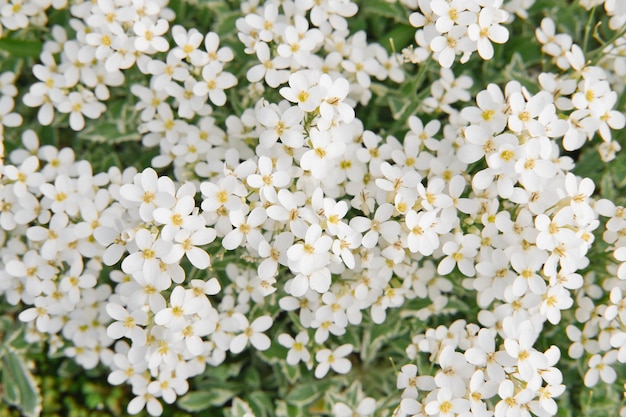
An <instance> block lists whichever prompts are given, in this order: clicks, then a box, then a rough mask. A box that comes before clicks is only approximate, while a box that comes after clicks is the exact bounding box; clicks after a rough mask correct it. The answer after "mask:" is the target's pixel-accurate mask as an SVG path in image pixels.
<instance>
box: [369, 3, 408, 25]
mask: <svg viewBox="0 0 626 417" xmlns="http://www.w3.org/2000/svg"><path fill="white" fill-rule="evenodd" d="M362 13H364V14H366V15H368V16H372V17H374V18H376V19H380V18H381V17H387V18H389V19H393V20H395V21H397V22H408V17H407V16H406V9H404V8H403V7H398V6H397V5H396V4H395V3H390V2H388V1H385V0H367V1H366V2H363V6H362Z"/></svg>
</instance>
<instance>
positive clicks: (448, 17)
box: [0, 0, 626, 417]
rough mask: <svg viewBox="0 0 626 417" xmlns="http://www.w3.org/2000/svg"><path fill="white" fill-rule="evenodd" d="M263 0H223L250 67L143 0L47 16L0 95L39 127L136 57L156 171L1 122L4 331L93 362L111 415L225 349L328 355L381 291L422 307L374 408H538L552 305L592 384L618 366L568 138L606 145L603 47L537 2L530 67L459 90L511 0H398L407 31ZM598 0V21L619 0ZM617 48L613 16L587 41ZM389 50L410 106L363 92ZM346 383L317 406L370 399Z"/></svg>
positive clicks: (618, 308) (608, 102)
mask: <svg viewBox="0 0 626 417" xmlns="http://www.w3.org/2000/svg"><path fill="white" fill-rule="evenodd" d="M258 3H259V2H257V1H249V2H242V4H241V10H242V11H243V13H244V16H243V17H239V18H238V19H237V20H236V23H235V25H236V31H237V38H238V39H239V41H240V43H241V44H242V45H243V48H242V49H243V52H242V54H245V55H247V56H249V57H250V59H249V61H250V63H249V64H247V65H245V64H243V65H242V63H241V62H237V60H236V59H235V56H236V53H237V52H236V48H233V47H231V46H232V45H231V46H228V45H226V42H223V38H222V39H220V36H224V34H218V33H215V32H211V31H207V32H206V33H202V32H200V31H199V30H198V29H195V28H185V27H183V26H181V25H178V24H172V25H171V26H170V22H173V21H174V18H175V17H174V15H173V13H172V11H171V10H170V9H168V8H167V7H166V6H167V5H166V4H165V3H164V2H161V1H156V0H145V1H144V0H133V1H125V0H119V1H118V0H116V1H112V0H99V1H97V2H76V3H75V4H72V5H71V7H70V11H69V14H70V15H71V18H70V25H71V26H72V28H73V31H67V30H66V29H64V28H61V27H59V26H57V27H55V28H53V30H52V31H51V36H52V38H53V40H49V41H47V42H45V44H44V45H43V50H42V53H41V55H40V61H41V63H39V64H36V65H35V66H34V67H33V68H32V73H33V76H34V77H35V78H36V80H37V81H35V82H34V83H32V84H31V85H30V86H29V90H28V92H27V93H26V94H24V96H23V101H24V103H25V104H26V105H27V106H28V107H39V110H38V122H39V124H41V125H45V126H47V125H51V124H52V125H54V124H58V123H61V122H62V119H63V116H59V115H55V112H56V111H58V112H60V113H62V114H68V115H69V120H68V123H69V126H70V127H71V129H73V130H75V131H79V130H82V129H83V128H85V127H86V126H88V125H89V124H90V123H94V122H90V121H89V120H85V117H87V118H88V119H97V118H99V117H101V116H102V115H103V114H104V112H105V110H106V105H105V104H104V103H105V101H107V100H110V99H111V97H112V96H114V94H112V91H115V90H113V89H114V88H117V87H122V86H124V85H125V83H127V80H128V79H130V78H132V80H133V84H132V85H131V86H128V87H129V88H128V89H127V90H128V91H130V93H132V94H130V97H131V99H132V100H136V102H135V104H134V109H135V111H136V113H137V118H138V120H137V123H136V124H137V126H136V129H137V132H138V133H139V135H140V137H141V144H142V145H143V146H145V147H146V148H157V150H156V152H158V154H157V155H156V156H155V157H154V158H153V159H152V165H153V167H154V168H157V169H162V170H163V172H161V173H157V171H156V170H155V169H154V168H152V167H148V168H145V169H141V170H137V169H136V168H125V169H120V168H117V167H114V168H110V169H109V170H108V171H106V172H101V173H94V172H93V170H94V168H92V165H91V164H90V162H87V161H83V160H79V161H77V160H76V158H75V154H74V152H73V151H72V150H71V149H69V148H61V149H59V148H57V147H55V146H51V145H46V144H43V143H45V142H44V139H43V135H42V138H41V142H42V143H41V144H40V139H39V137H38V134H37V133H36V132H34V131H32V130H24V131H23V132H22V134H21V139H22V144H21V146H19V148H18V149H15V150H13V151H12V152H10V155H9V158H8V162H7V163H6V164H4V165H0V189H1V194H0V196H1V198H0V227H1V229H2V234H1V235H0V237H1V240H2V242H3V246H2V249H0V265H1V266H2V268H0V294H2V296H3V297H4V298H5V299H6V300H7V302H8V303H9V304H11V305H13V306H20V308H21V309H22V311H21V313H19V320H20V321H22V322H24V323H26V324H27V326H28V329H29V331H28V333H27V340H28V341H31V342H37V341H41V340H47V341H48V342H49V343H50V346H51V347H52V349H53V350H54V351H60V352H62V353H63V354H64V355H66V356H68V357H72V358H74V359H75V360H76V362H77V363H79V364H80V365H82V366H83V367H84V368H86V369H92V368H95V367H96V366H98V365H103V366H104V367H106V368H107V369H108V370H109V371H110V373H109V376H108V381H109V382H110V383H111V384H114V385H119V384H124V383H126V384H129V385H130V386H131V390H132V393H133V395H134V398H133V399H132V400H130V401H129V403H128V412H130V413H138V412H140V411H141V410H142V409H143V408H146V410H147V411H148V413H150V414H151V415H160V414H162V413H163V411H164V410H163V405H162V402H161V400H162V401H163V402H165V403H167V404H172V403H174V402H176V401H177V400H178V399H179V397H181V396H183V395H185V394H187V392H188V391H189V390H190V382H191V381H193V378H194V377H196V376H200V375H202V374H204V373H205V372H209V371H207V366H212V367H217V366H223V365H224V364H226V363H228V362H229V361H230V360H231V359H232V357H233V356H234V355H238V354H240V353H242V352H244V351H245V350H246V349H248V348H251V350H252V351H258V352H260V353H259V355H261V356H260V357H261V358H264V360H266V361H267V362H268V363H269V364H270V365H274V364H276V363H280V364H281V365H282V366H284V369H289V370H290V371H286V372H287V374H288V373H289V372H296V371H297V372H298V374H297V375H299V372H300V371H299V370H300V369H301V368H302V369H304V368H306V369H307V370H309V371H311V372H310V373H311V374H312V377H311V378H313V377H314V378H315V379H323V378H325V377H326V376H327V375H329V374H330V373H334V374H339V375H345V374H348V373H350V372H351V370H352V368H353V367H354V366H355V361H358V360H361V361H363V362H365V363H367V361H368V360H369V355H371V352H368V350H371V349H373V348H374V347H377V346H378V345H375V344H373V343H372V346H369V345H368V343H369V342H370V340H369V337H370V335H369V333H368V332H369V328H370V327H372V326H374V327H375V326H376V325H381V324H388V322H389V319H388V317H389V316H391V315H393V317H394V318H399V317H401V318H403V319H407V321H410V322H414V323H419V326H417V327H419V328H420V331H417V332H416V331H414V329H413V328H411V327H410V326H408V325H407V327H406V328H404V330H403V331H406V333H405V334H408V332H409V331H412V332H413V333H414V334H415V333H417V335H416V336H414V337H413V341H412V343H411V344H410V345H409V347H408V349H407V350H406V355H405V357H408V359H409V360H415V361H416V363H417V364H406V365H404V366H402V367H401V370H400V372H399V374H398V375H397V388H398V389H402V390H403V392H402V394H401V397H402V400H401V401H399V402H398V401H397V402H395V403H394V402H390V403H388V404H386V405H385V406H384V407H386V409H389V410H388V411H390V410H391V409H393V408H396V410H397V411H398V412H399V413H400V414H402V415H411V416H446V417H447V416H453V415H469V413H471V414H472V415H480V416H482V415H484V416H489V415H495V416H497V417H500V416H506V415H521V414H524V415H528V414H529V412H532V413H533V414H536V415H540V416H551V415H555V414H556V412H557V405H556V402H555V398H557V397H559V396H560V395H561V394H562V393H563V392H564V390H565V385H564V382H563V375H562V372H561V371H560V370H559V368H557V363H558V362H559V360H560V356H561V354H560V350H559V347H558V346H549V347H548V346H543V345H542V343H543V342H539V341H540V340H541V338H540V336H541V335H542V334H543V331H544V329H546V328H549V327H551V326H556V327H558V326H561V327H562V328H563V329H567V330H566V331H567V335H568V337H569V338H570V340H571V341H572V342H573V343H572V345H571V346H570V349H569V356H570V357H571V358H574V359H577V358H580V357H582V356H583V355H586V356H585V360H586V362H585V363H586V367H585V368H584V375H585V376H584V383H585V384H586V385H587V386H589V387H592V386H594V385H595V384H596V383H598V381H599V379H602V380H603V381H604V382H606V383H609V384H610V383H613V382H614V381H615V380H616V371H615V370H614V369H613V367H612V365H613V364H615V363H617V362H621V363H624V362H626V333H625V332H624V331H622V330H623V329H624V326H625V322H624V320H626V313H625V311H626V303H625V302H624V299H623V296H622V293H623V291H626V287H625V286H624V282H626V266H625V265H626V239H625V238H624V236H626V232H625V231H626V210H624V208H623V207H621V206H619V205H616V204H615V203H614V202H611V201H609V200H608V199H602V198H599V197H598V196H597V195H595V194H594V193H595V192H596V184H594V181H593V180H592V179H590V178H585V177H584V176H579V175H576V173H575V172H574V169H575V168H576V163H577V161H576V160H575V158H574V157H573V156H574V155H573V154H571V153H567V152H569V151H578V150H580V149H581V148H583V147H584V146H585V144H586V143H587V142H588V141H591V140H593V138H594V137H595V136H596V135H597V136H599V137H600V138H601V140H602V144H601V145H600V146H599V150H600V155H601V157H602V159H603V160H604V161H607V162H608V161H610V160H612V159H614V158H615V156H616V152H617V151H619V150H620V145H619V142H617V141H616V140H615V137H616V134H615V131H619V130H620V129H623V128H624V126H625V124H626V118H625V116H624V114H623V112H621V111H620V109H619V101H618V99H619V94H618V91H619V88H620V87H622V88H623V85H624V83H625V81H626V79H625V75H626V70H625V68H626V64H625V62H626V60H625V59H624V56H623V55H618V54H615V55H613V56H611V57H610V58H607V59H603V60H601V61H599V62H598V61H594V62H595V63H596V64H597V65H592V64H591V62H592V61H591V58H590V56H591V55H590V54H587V48H586V47H585V45H578V44H577V43H575V42H574V40H573V38H572V37H571V36H570V35H567V34H565V33H557V32H556V25H555V22H554V21H553V20H552V19H550V18H545V19H543V21H542V23H541V26H540V27H539V28H537V30H536V31H535V33H534V35H535V36H536V39H537V41H538V42H539V43H540V45H541V50H542V51H543V53H544V54H545V55H546V56H548V57H549V59H548V61H549V62H548V63H547V64H546V66H545V68H544V69H543V71H542V72H540V73H538V74H534V75H532V76H531V77H529V78H528V79H524V80H523V81H525V82H524V83H522V82H520V81H516V80H508V82H502V83H500V84H498V83H496V82H494V83H489V84H488V85H486V86H484V89H481V87H480V86H478V88H475V86H474V84H475V80H474V79H473V78H472V77H470V76H469V75H467V74H455V72H454V71H453V70H452V69H451V68H450V67H451V66H452V65H453V64H454V62H455V60H456V59H457V57H458V56H459V55H460V61H461V63H466V62H468V61H469V60H470V59H471V57H472V55H473V54H474V52H478V55H479V56H480V57H481V58H482V59H483V60H489V59H491V58H492V57H493V56H494V47H493V45H492V43H496V44H501V43H505V42H507V40H508V37H509V32H508V30H507V29H506V28H505V27H504V25H505V24H509V23H510V22H511V21H512V15H513V14H517V15H518V16H521V17H527V16H528V15H527V13H526V10H527V9H528V8H529V7H530V6H531V5H532V3H533V2H532V1H509V2H507V3H506V4H503V2H502V1H498V0H480V1H479V0H469V1H460V0H432V1H430V2H428V1H421V0H420V1H415V2H414V1H404V2H402V5H398V4H396V6H398V7H401V8H403V10H405V11H406V12H407V16H410V17H408V19H409V22H410V23H411V24H412V25H413V26H414V27H416V28H418V30H417V33H416V34H415V41H416V47H414V48H409V49H405V50H404V51H403V54H402V55H400V54H398V53H395V52H387V50H386V49H385V48H384V47H383V46H381V45H380V44H378V43H375V42H370V41H369V40H368V37H367V36H368V34H367V33H366V32H365V31H363V30H359V31H356V32H354V33H352V32H350V29H349V25H348V23H349V19H350V18H352V17H353V16H355V15H356V14H357V12H358V7H357V5H356V3H354V2H351V1H349V0H324V1H308V0H293V1H291V0H288V1H286V0H282V1H278V0H276V1H275V0H269V1H266V2H264V3H263V4H258ZM57 6H58V7H62V6H63V5H55V7H57ZM605 9H606V11H607V14H608V15H609V16H610V25H611V28H612V29H613V30H617V29H616V28H618V29H619V28H621V27H622V25H623V24H624V22H623V21H624V20H626V10H623V7H621V6H620V5H619V4H617V3H616V2H615V1H611V0H608V1H606V2H605ZM2 13H3V16H4V8H3V9H2ZM25 13H27V15H28V16H34V15H35V12H31V11H25ZM2 23H3V25H4V26H6V28H8V29H11V30H14V29H12V28H11V26H10V25H8V24H5V23H4V20H2ZM20 24H22V23H20ZM16 27H17V26H16ZM19 27H23V26H19ZM412 31H413V29H411V32H412ZM72 33H74V34H75V39H74V38H71V36H72ZM622 35H623V33H622ZM625 47H626V44H625V43H624V37H623V36H621V37H617V38H616V40H614V41H612V42H611V44H610V45H604V46H603V49H605V50H611V51H622V50H623V49H624V48H625ZM607 48H608V49H607ZM402 56H403V57H404V59H406V60H407V61H411V62H413V63H418V64H419V71H420V73H419V74H418V76H417V77H416V78H411V82H414V84H412V87H411V88H413V89H415V88H416V87H418V86H419V87H422V85H420V84H419V82H421V81H420V77H422V76H426V73H427V66H426V64H427V61H428V60H430V59H433V60H435V61H437V62H438V63H439V65H440V67H441V68H438V69H437V71H435V73H436V74H437V76H438V79H436V80H433V81H432V83H431V85H430V88H429V89H427V88H423V94H422V95H421V99H420V100H419V103H418V105H417V106H415V110H416V111H417V112H418V113H417V114H414V112H413V113H411V114H408V113H407V112H405V111H404V110H402V109H401V111H400V112H398V113H397V114H398V115H403V114H404V115H406V116H407V117H406V119H402V120H399V121H398V122H397V124H396V125H395V127H394V128H392V129H385V128H384V127H381V126H378V125H375V124H374V125H373V124H372V123H370V121H369V120H367V119H366V118H361V117H359V116H360V112H361V111H364V109H367V106H368V105H370V104H372V103H380V102H382V101H384V100H385V97H383V94H381V93H380V92H381V91H383V92H384V91H390V90H387V87H385V84H382V83H383V82H385V83H387V85H394V88H395V86H396V85H397V84H401V83H403V82H404V81H405V80H406V79H407V78H410V77H412V75H411V74H410V72H409V71H408V70H407V67H408V65H406V66H404V67H403V66H401V61H402V59H401V57H402ZM548 64H549V65H548ZM134 66H136V67H137V68H136V70H135V71H134V72H133V71H131V69H132V68H133V67H134ZM236 74H239V78H238V77H237V75H236ZM15 83H16V76H15V75H14V73H11V72H7V73H4V74H2V75H1V76H0V128H2V126H6V127H9V128H13V127H17V126H19V125H20V124H21V123H22V122H23V120H22V117H21V116H20V115H19V113H14V112H13V107H14V101H13V100H14V99H13V98H14V97H15V96H16V95H17V88H16V87H15ZM242 86H243V87H245V88H247V90H246V93H245V98H240V99H237V98H234V96H235V95H236V94H240V95H244V93H242V91H243V90H242V89H241V88H243V87H242ZM109 87H111V90H110V89H109ZM236 88H237V89H236ZM128 91H126V92H128ZM414 92H415V91H412V92H411V93H414ZM233 102H236V103H237V106H232V104H233ZM377 105H378V104H377ZM229 106H232V107H233V108H231V107H229ZM405 109H406V107H405ZM233 110H234V111H233ZM233 113H234V114H233ZM387 116H388V115H381V116H380V119H381V120H383V119H384V118H385V117H387ZM1 134H2V131H0V135H1ZM170 174H171V176H170ZM601 217H604V218H606V219H607V220H606V221H604V220H603V221H602V222H601ZM600 236H602V239H600V238H599V237H600ZM596 240H602V241H603V242H601V243H602V244H605V246H606V245H608V248H609V250H608V251H607V252H608V253H609V254H612V255H613V257H612V258H609V257H608V256H606V255H604V258H606V259H608V261H607V262H609V263H610V266H609V269H608V270H607V271H602V274H604V275H607V274H608V276H610V277H611V278H606V277H603V279H602V282H601V285H596V284H594V279H595V275H594V273H591V272H588V271H585V270H586V269H587V268H589V267H590V264H591V261H590V259H591V256H592V255H598V253H599V252H600V251H601V249H597V248H596V246H597V243H598V242H596ZM604 258H603V259H604ZM462 303H471V304H472V305H475V306H476V308H475V309H474V310H473V311H471V312H470V314H466V315H467V317H466V319H465V320H459V321H456V322H454V323H452V324H451V325H449V326H445V325H441V326H438V327H434V328H428V326H429V325H430V324H429V323H431V324H432V323H433V321H431V320H432V319H433V318H436V319H437V320H438V319H440V318H441V317H445V314H447V313H449V312H463V313H467V312H468V310H463V308H462V307H460V305H461V304H462ZM570 309H573V310H575V314H574V315H575V318H576V322H577V323H578V324H579V325H580V326H577V325H574V324H572V323H571V316H572V314H571V313H570V312H568V310H570ZM469 310H471V309H469ZM472 320H475V321H476V322H475V323H472ZM435 322H436V320H435ZM437 323H438V322H437ZM399 325H400V324H399ZM354 329H366V330H364V332H365V333H366V334H367V336H362V340H359V339H358V337H355V336H354V334H355V332H354ZM381 339H383V338H382V337H381ZM377 343H378V342H377ZM381 343H382V342H381ZM562 347H564V346H561V348H562ZM276 352H280V354H277V353H276ZM357 354H358V355H359V356H357ZM423 354H429V361H430V362H431V364H433V367H432V368H431V371H429V370H428V369H426V368H424V367H422V366H418V365H419V364H420V357H421V356H423ZM262 355H267V356H262ZM270 355H273V356H270ZM357 358H359V359H357ZM281 369H283V368H281ZM294 369H296V371H293V370H294ZM288 375H289V374H288ZM287 378H288V379H289V381H290V382H294V381H295V380H297V378H296V377H289V376H288V377H287ZM191 383H192V382H191ZM359 389H360V387H359ZM357 391H358V390H357ZM365 394H367V395H373V393H370V392H367V393H363V392H361V391H359V392H358V395H357V394H354V395H353V398H351V400H350V401H347V400H344V399H343V398H333V399H331V400H330V403H331V407H328V408H329V409H328V410H327V411H328V412H332V413H333V414H334V415H336V416H338V417H341V416H344V415H346V416H347V415H359V416H369V415H373V414H374V413H375V412H376V411H377V410H378V409H379V407H380V410H382V409H383V408H384V407H383V406H382V405H381V404H380V403H377V402H376V400H375V399H374V398H373V397H369V396H366V395H365ZM390 395H392V394H391V393H390ZM229 399H230V398H229ZM235 403H236V401H235V400H233V408H234V407H235ZM242 409H245V413H247V415H249V414H251V411H250V408H249V407H248V408H246V407H243V408H242ZM242 415H243V414H242Z"/></svg>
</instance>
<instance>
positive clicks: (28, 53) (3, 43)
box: [0, 38, 43, 58]
mask: <svg viewBox="0 0 626 417" xmlns="http://www.w3.org/2000/svg"><path fill="white" fill-rule="evenodd" d="M42 47H43V43H42V42H40V41H27V40H23V39H11V38H2V39H0V49H1V50H3V51H6V52H8V53H9V54H11V55H13V56H19V57H24V58H27V57H30V58H38V57H39V54H40V53H41V49H42Z"/></svg>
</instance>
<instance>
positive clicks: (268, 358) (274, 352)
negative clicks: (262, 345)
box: [257, 343, 287, 365]
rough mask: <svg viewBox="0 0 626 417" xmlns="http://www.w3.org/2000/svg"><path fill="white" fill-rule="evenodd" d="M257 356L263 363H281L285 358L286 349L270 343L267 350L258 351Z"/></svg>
mask: <svg viewBox="0 0 626 417" xmlns="http://www.w3.org/2000/svg"><path fill="white" fill-rule="evenodd" d="M257 355H258V356H259V357H260V358H261V359H263V361H264V362H266V363H268V364H270V365H274V364H276V363H279V362H281V361H283V360H284V359H285V358H286V357H287V348H285V347H283V346H281V345H280V344H278V343H272V345H271V346H270V347H269V349H267V350H264V351H258V352H257Z"/></svg>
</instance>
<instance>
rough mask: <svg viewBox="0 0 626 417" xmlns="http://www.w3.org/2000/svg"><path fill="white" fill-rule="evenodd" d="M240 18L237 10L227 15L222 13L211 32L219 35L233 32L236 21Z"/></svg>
mask: <svg viewBox="0 0 626 417" xmlns="http://www.w3.org/2000/svg"><path fill="white" fill-rule="evenodd" d="M240 17H241V12H240V11H239V10H236V11H233V12H229V13H222V14H221V15H220V18H219V20H218V21H217V22H216V23H215V26H214V29H213V31H214V32H216V33H220V34H222V33H224V34H226V33H233V32H235V24H236V22H237V19H238V18H240Z"/></svg>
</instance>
